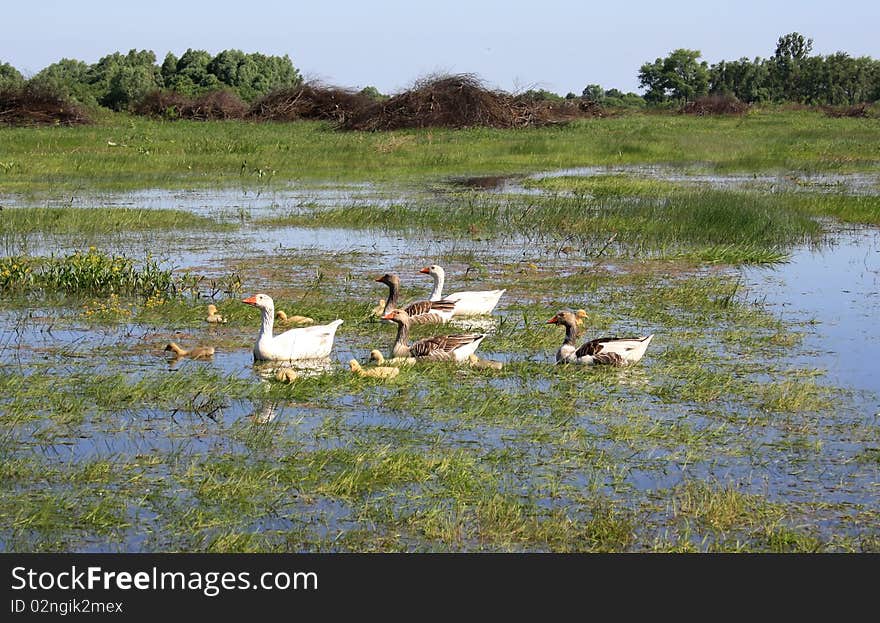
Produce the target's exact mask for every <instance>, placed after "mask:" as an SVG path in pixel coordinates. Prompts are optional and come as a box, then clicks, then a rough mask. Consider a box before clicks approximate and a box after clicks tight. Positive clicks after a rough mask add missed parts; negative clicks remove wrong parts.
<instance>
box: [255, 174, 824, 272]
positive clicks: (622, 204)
mask: <svg viewBox="0 0 880 623" xmlns="http://www.w3.org/2000/svg"><path fill="white" fill-rule="evenodd" d="M263 222H265V223H266V224H268V225H274V226H278V225H295V226H302V227H319V226H326V227H349V228H363V229H378V230H383V231H403V232H408V233H416V232H424V233H430V234H435V235H436V234H440V233H446V234H450V233H451V234H458V235H461V236H468V237H471V238H474V237H476V238H478V239H479V238H486V237H488V238H496V237H500V236H507V235H517V236H521V237H523V238H525V239H527V240H529V239H537V240H541V239H543V238H546V239H549V240H553V241H560V242H559V244H560V245H561V246H560V248H564V249H566V252H568V253H572V252H574V253H578V252H580V253H582V254H585V255H589V254H594V255H598V254H599V253H600V252H601V253H604V254H607V255H611V256H614V255H617V256H621V255H623V256H630V257H632V256H636V257H644V256H646V255H647V256H649V257H651V256H654V257H656V256H661V257H668V258H685V259H690V260H695V261H699V262H707V263H771V262H776V261H780V260H782V259H784V258H785V249H786V248H787V247H789V246H791V245H793V244H796V243H799V242H804V241H808V240H814V239H817V238H818V237H819V236H820V234H821V231H822V227H821V225H820V224H819V223H818V222H817V221H816V220H814V219H813V218H812V217H811V215H810V214H809V213H808V212H807V211H806V210H805V209H803V208H802V207H801V206H800V205H799V204H798V203H797V202H796V201H794V200H790V199H789V198H787V197H786V198H780V197H776V196H772V195H759V194H756V193H745V192H731V191H716V190H698V191H681V192H677V193H675V194H672V195H670V196H668V197H661V198H653V197H652V198H642V199H640V200H638V201H633V200H632V199H631V198H621V197H613V198H603V199H593V198H589V197H573V198H569V197H562V196H552V197H537V198H535V197H529V198H527V199H521V198H512V197H510V198H506V199H503V200H499V199H497V198H493V197H475V196H473V195H469V194H466V195H464V196H456V197H452V198H450V199H448V200H447V201H446V202H445V203H438V202H436V201H415V202H412V203H407V204H394V205H391V206H388V207H379V206H374V205H349V206H342V207H339V208H326V209H325V208H321V209H315V210H308V211H306V212H297V213H292V214H289V215H287V216H280V217H274V218H270V219H266V220H264V221H263Z"/></svg>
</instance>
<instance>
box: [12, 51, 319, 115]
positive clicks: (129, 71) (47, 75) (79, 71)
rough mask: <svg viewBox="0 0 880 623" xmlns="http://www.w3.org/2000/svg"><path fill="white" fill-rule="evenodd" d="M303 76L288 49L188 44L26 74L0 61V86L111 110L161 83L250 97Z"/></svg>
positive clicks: (188, 91) (68, 62)
mask: <svg viewBox="0 0 880 623" xmlns="http://www.w3.org/2000/svg"><path fill="white" fill-rule="evenodd" d="M301 82H302V77H301V76H300V73H299V70H297V69H296V67H294V66H293V62H292V61H291V60H290V57H288V56H287V55H286V54H285V55H284V56H267V55H264V54H259V53H252V54H249V53H245V52H242V51H241V50H223V51H222V52H220V53H219V54H216V55H211V54H210V53H209V52H206V51H204V50H193V49H188V50H187V51H186V52H184V53H183V54H182V55H181V56H180V57H179V58H178V57H177V56H175V55H174V54H173V53H171V52H169V53H168V54H167V55H166V56H165V60H164V61H163V62H162V64H161V65H158V64H157V62H156V54H155V53H154V52H152V51H150V50H131V51H129V52H128V54H122V53H120V52H114V53H113V54H108V55H107V56H104V57H103V58H101V59H99V60H98V62H97V63H94V64H92V65H89V64H87V63H84V62H82V61H78V60H73V59H67V58H65V59H61V60H60V61H58V62H57V63H53V64H51V65H49V66H48V67H46V68H45V69H43V70H42V71H40V72H39V73H37V74H36V75H34V76H33V77H32V78H30V79H29V80H25V78H24V76H22V74H21V73H20V72H19V71H18V70H16V69H15V68H14V67H12V66H11V65H9V64H8V63H3V64H0V91H2V90H4V89H10V88H11V89H15V88H21V87H23V86H25V84H27V85H28V86H30V87H33V88H36V89H38V90H41V91H47V92H50V93H53V94H56V95H58V96H61V97H64V98H69V99H71V100H73V101H76V102H78V103H81V104H85V105H95V104H97V105H100V106H104V107H106V108H111V109H113V110H124V109H127V108H130V107H132V106H133V105H134V104H136V103H137V102H138V101H140V100H141V99H142V98H143V97H144V96H145V95H146V94H147V93H150V92H152V91H156V90H159V89H167V90H170V91H175V92H177V93H181V94H182V95H187V96H197V95H201V94H203V93H208V92H211V91H217V90H220V89H228V90H230V91H233V92H234V93H235V94H236V95H238V97H240V98H241V99H242V100H244V101H246V102H251V101H253V100H255V99H257V98H259V97H261V96H263V95H266V94H267V93H269V92H271V91H273V90H276V89H280V88H284V87H292V86H296V85H298V84H300V83H301Z"/></svg>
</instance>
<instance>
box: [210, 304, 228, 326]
mask: <svg viewBox="0 0 880 623" xmlns="http://www.w3.org/2000/svg"><path fill="white" fill-rule="evenodd" d="M205 320H206V321H208V322H211V323H215V324H222V323H224V322H226V319H225V318H224V317H223V316H221V315H220V314H218V313H217V306H216V305H208V317H207V318H205Z"/></svg>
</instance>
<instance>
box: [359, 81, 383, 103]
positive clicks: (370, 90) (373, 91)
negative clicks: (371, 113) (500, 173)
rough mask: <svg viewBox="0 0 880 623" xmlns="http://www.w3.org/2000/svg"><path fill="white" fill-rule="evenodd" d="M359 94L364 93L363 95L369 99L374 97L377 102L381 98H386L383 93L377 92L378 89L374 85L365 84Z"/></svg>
mask: <svg viewBox="0 0 880 623" xmlns="http://www.w3.org/2000/svg"><path fill="white" fill-rule="evenodd" d="M360 94H361V95H365V96H367V97H369V98H370V99H374V100H376V101H377V102H381V101H382V100H387V99H388V96H387V95H383V94H382V93H380V92H379V89H377V88H376V87H374V86H372V85H371V86H366V87H364V88H363V89H361V90H360Z"/></svg>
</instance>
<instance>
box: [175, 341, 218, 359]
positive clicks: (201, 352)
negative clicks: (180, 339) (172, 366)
mask: <svg viewBox="0 0 880 623" xmlns="http://www.w3.org/2000/svg"><path fill="white" fill-rule="evenodd" d="M165 350H166V351H171V352H173V353H174V358H175V359H180V358H181V357H189V358H190V359H209V358H211V357H213V356H214V347H213V346H196V347H195V348H193V349H192V350H184V349H183V348H181V347H180V346H179V345H178V344H176V343H175V342H169V343H168V345H167V346H166V347H165Z"/></svg>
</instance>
